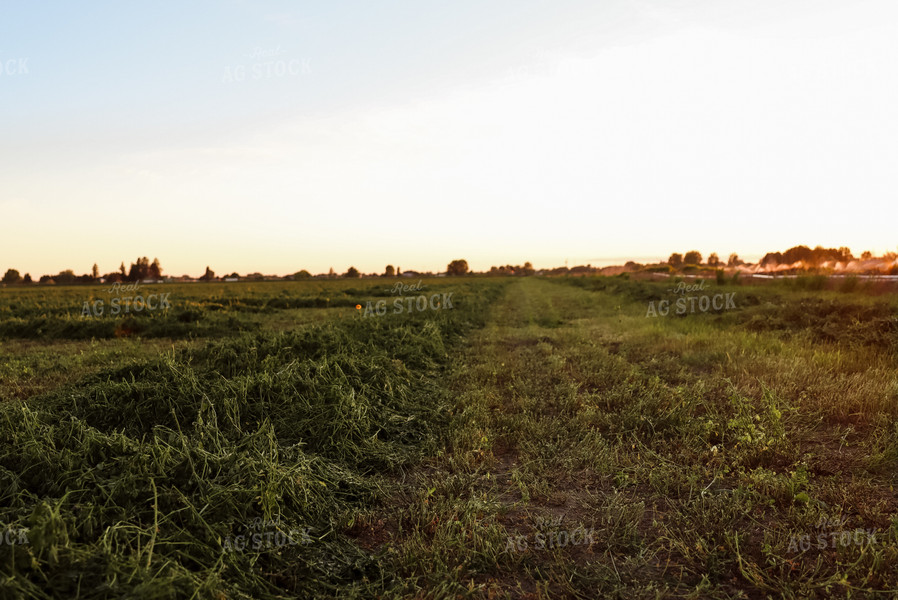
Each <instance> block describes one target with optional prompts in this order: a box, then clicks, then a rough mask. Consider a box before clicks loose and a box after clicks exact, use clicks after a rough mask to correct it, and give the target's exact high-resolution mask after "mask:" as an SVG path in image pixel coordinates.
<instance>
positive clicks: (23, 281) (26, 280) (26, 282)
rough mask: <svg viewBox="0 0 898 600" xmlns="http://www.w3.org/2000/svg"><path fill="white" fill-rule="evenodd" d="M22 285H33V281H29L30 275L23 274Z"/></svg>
mask: <svg viewBox="0 0 898 600" xmlns="http://www.w3.org/2000/svg"><path fill="white" fill-rule="evenodd" d="M22 283H25V284H28V283H34V282H33V281H31V273H25V278H24V279H22Z"/></svg>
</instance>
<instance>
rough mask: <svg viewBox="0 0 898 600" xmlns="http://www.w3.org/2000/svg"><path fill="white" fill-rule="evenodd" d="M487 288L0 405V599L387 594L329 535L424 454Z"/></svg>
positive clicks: (146, 365) (142, 366)
mask: <svg viewBox="0 0 898 600" xmlns="http://www.w3.org/2000/svg"><path fill="white" fill-rule="evenodd" d="M501 287H502V286H501V285H497V284H495V283H488V284H477V285H468V286H467V289H466V291H465V292H464V293H456V297H457V298H458V300H455V303H456V306H457V308H456V310H453V311H440V312H438V313H432V314H425V313H421V314H416V315H401V316H387V317H385V318H382V319H361V318H348V319H344V320H339V321H328V322H325V323H322V324H319V325H315V326H312V327H308V328H305V329H298V330H295V331H287V332H278V333H271V334H263V333H245V334H242V335H239V336H237V337H230V338H227V339H221V340H215V341H210V342H208V343H206V344H204V345H201V346H198V347H193V348H188V349H182V350H180V351H177V352H172V353H169V354H167V355H164V356H161V357H159V358H156V359H154V360H150V361H142V362H134V363H132V364H128V365H126V366H121V367H117V368H110V369H107V370H104V371H101V372H100V373H98V374H94V375H90V376H87V377H84V378H83V379H82V380H81V381H79V382H78V383H76V384H74V385H70V386H66V387H63V388H60V389H57V390H55V391H53V392H51V393H48V394H45V395H43V396H40V397H37V398H32V399H30V400H28V401H26V402H8V403H5V404H3V405H0V529H4V530H5V529H7V528H11V529H14V530H16V531H19V530H26V531H27V534H26V535H27V543H21V544H18V543H17V544H3V545H2V546H0V577H2V579H0V598H21V597H25V598H120V597H132V598H181V597H184V598H190V597H196V598H288V597H313V596H325V597H326V596H333V597H345V596H352V595H354V594H356V593H363V591H364V590H366V589H375V588H377V587H378V586H382V585H387V584H386V581H385V580H383V579H384V576H383V575H382V574H381V572H380V570H379V566H378V565H379V563H378V560H377V558H376V557H375V556H372V555H371V554H370V553H368V552H367V551H365V550H364V549H362V548H360V547H358V546H356V545H355V544H354V543H353V541H352V539H351V538H350V537H348V536H346V535H345V534H344V530H345V529H346V527H347V525H348V523H349V521H350V520H351V515H352V514H353V511H357V510H360V509H365V508H369V507H371V506H374V505H376V503H377V502H378V501H379V499H380V498H381V497H382V488H383V486H384V484H385V479H384V476H386V475H388V474H390V473H391V472H395V471H396V470H397V469H401V468H402V467H403V466H404V465H409V464H410V463H412V462H414V461H416V460H418V459H419V458H420V457H421V456H423V455H425V454H427V453H432V452H434V451H436V449H437V448H438V447H439V444H440V442H441V439H442V438H443V436H444V435H445V429H446V426H447V423H448V418H447V416H446V405H447V403H448V399H447V393H448V392H447V390H446V388H445V386H444V385H441V377H443V372H444V370H445V368H446V366H447V364H448V358H449V352H450V350H451V349H453V348H456V347H457V346H458V345H459V343H461V342H462V341H463V340H464V337H463V336H464V335H465V334H466V333H467V332H468V331H470V330H471V329H472V328H474V327H478V326H481V325H482V324H483V322H484V319H485V317H486V312H487V309H488V306H489V304H490V302H491V301H492V300H494V299H495V298H497V297H498V295H499V294H500V293H501ZM22 539H23V540H24V537H23V538H22ZM366 582H367V583H366ZM372 585H373V586H375V587H374V588H368V587H366V586H372Z"/></svg>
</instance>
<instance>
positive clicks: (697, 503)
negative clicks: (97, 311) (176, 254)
mask: <svg viewBox="0 0 898 600" xmlns="http://www.w3.org/2000/svg"><path fill="white" fill-rule="evenodd" d="M306 283H308V286H307V287H304V286H306ZM425 283H426V284H427V285H428V288H427V289H426V290H425V291H424V293H425V294H429V293H435V292H448V291H453V293H454V294H455V295H454V296H453V303H454V304H455V306H456V307H455V309H454V310H438V311H429V310H428V311H425V312H421V313H413V314H411V315H409V314H403V315H393V314H387V315H385V316H382V317H370V318H363V317H362V316H361V315H360V314H359V313H360V311H357V310H356V309H355V308H354V306H355V304H356V303H360V304H362V305H363V306H364V305H365V303H366V301H367V300H369V299H370V300H377V299H387V300H389V299H390V293H389V287H390V284H391V282H390V281H387V282H385V283H380V282H369V281H355V282H344V281H338V282H326V283H325V284H321V283H318V282H314V283H313V282H303V283H299V284H292V283H278V284H258V286H257V284H237V285H232V286H227V285H223V286H218V287H216V286H210V287H208V288H207V289H206V290H205V291H204V290H203V289H202V288H199V287H196V285H194V286H184V287H185V290H184V291H183V293H184V294H185V302H186V301H187V294H188V291H187V288H190V290H195V292H193V293H195V294H196V295H195V296H194V297H191V299H190V300H189V301H190V302H193V303H195V304H196V307H199V308H196V307H194V308H191V309H190V310H198V311H199V312H200V313H201V315H202V316H201V318H199V319H198V321H199V322H200V323H212V322H214V319H215V318H216V317H214V316H209V315H215V314H217V313H220V314H221V315H222V316H225V317H227V318H231V317H233V318H234V319H237V320H238V321H239V322H240V323H242V329H241V328H238V329H234V330H229V329H227V328H219V327H218V326H209V327H198V328H195V329H194V330H192V331H190V332H187V333H186V334H184V333H178V332H175V333H172V334H171V335H168V336H162V337H158V338H154V337H153V336H154V335H155V334H153V333H151V334H150V335H149V336H148V337H145V336H142V335H141V334H140V333H134V334H133V335H129V336H123V337H118V338H116V337H111V338H107V337H104V336H98V338H100V339H97V340H94V341H78V340H77V339H74V340H73V339H71V338H67V337H65V336H61V337H59V336H57V335H56V334H51V335H46V333H45V334H41V335H40V336H38V337H37V339H29V340H26V339H21V338H17V337H15V336H9V335H8V336H7V339H6V340H4V341H3V342H2V344H3V346H2V349H3V351H4V352H5V353H10V354H5V356H7V355H8V356H10V358H9V360H5V361H4V365H3V367H2V369H0V377H2V378H3V381H4V383H7V382H12V384H13V385H12V386H11V387H9V388H5V389H9V390H12V391H5V392H4V394H5V395H4V396H3V403H2V404H0V440H2V443H0V483H2V485H0V490H2V491H0V507H2V508H0V524H2V527H12V528H29V535H30V537H31V538H32V539H31V541H30V544H28V545H15V546H7V545H0V576H2V579H0V597H10V598H13V597H32V598H69V597H73V598H74V597H78V598H114V597H147V598H191V597H195V598H251V597H252V598H287V597H340V598H343V597H365V598H369V597H381V598H392V597H397V598H400V597H402V598H506V597H508V598H597V597H621V598H659V597H670V598H764V597H785V598H807V597H819V598H824V597H826V598H828V597H834V596H835V597H891V596H892V595H894V594H895V593H896V592H898V571H896V570H895V569H894V565H895V564H896V562H898V518H896V516H895V515H896V514H898V499H896V496H895V491H894V490H895V485H896V484H898V481H896V472H898V369H896V366H898V364H896V362H898V361H896V359H898V351H896V348H898V346H896V338H898V330H896V327H895V324H896V315H898V309H896V301H895V295H894V293H883V292H884V290H881V289H872V288H870V287H866V286H864V285H863V284H853V285H852V286H849V287H845V286H843V287H842V288H841V289H826V288H827V286H828V284H826V283H824V285H822V286H820V285H819V284H818V283H816V282H811V283H812V284H813V285H810V284H808V283H806V282H801V283H791V282H790V283H786V284H781V285H763V286H746V285H738V284H734V283H732V282H731V281H730V280H729V279H724V281H723V283H722V284H720V285H718V284H717V283H715V282H713V281H712V282H710V286H709V288H708V290H706V291H705V292H700V293H710V294H714V293H735V294H736V296H735V297H736V304H737V308H736V309H734V310H726V311H719V312H713V311H710V312H708V313H696V314H694V315H685V316H677V315H674V314H671V315H669V316H667V317H655V318H653V317H646V305H647V303H648V302H649V301H658V300H661V299H670V298H672V297H673V296H672V294H671V293H670V292H669V291H668V288H670V287H671V284H670V283H669V282H663V283H662V282H647V281H636V280H627V279H625V278H571V279H560V280H543V279H537V278H523V279H454V278H450V279H434V280H433V281H426V282H425ZM197 285H198V284H197ZM329 285H332V286H333V287H329ZM817 287H821V289H816V288H817ZM172 289H173V290H174V289H176V288H172ZM166 290H168V288H166ZM53 292H61V293H63V296H67V295H69V294H70V293H71V291H70V289H60V290H53ZM873 292H876V293H873ZM79 293H81V292H79ZM203 294H208V296H204V295H203ZM225 297H227V298H228V300H227V301H226V302H224V301H223V300H222V298H225ZM78 298H80V296H77V297H75V296H73V297H72V298H69V299H66V300H63V299H54V298H52V294H50V293H49V292H47V298H43V299H42V300H41V302H43V303H44V304H42V306H43V308H42V311H43V312H40V313H38V312H34V314H31V313H29V312H28V311H33V310H34V307H33V306H29V305H28V301H27V299H22V298H21V297H17V299H15V300H11V299H10V297H8V296H6V295H3V296H0V300H2V305H4V306H7V307H10V306H11V307H12V308H10V309H9V310H13V311H18V312H17V313H16V314H19V315H20V317H17V318H27V319H30V318H47V317H48V316H50V312H52V311H50V309H49V308H48V307H50V306H62V305H66V306H73V305H76V304H77V300H78ZM171 298H172V303H173V305H174V303H175V294H174V292H173V293H172V296H171ZM310 298H330V299H331V300H339V302H337V304H336V305H330V304H328V307H326V308H325V307H317V306H311V305H309V306H305V307H303V306H301V305H302V303H303V302H308V301H309V299H310ZM35 302H36V301H35ZM13 305H14V306H13ZM23 305H24V306H23ZM213 305H221V307H220V308H217V309H216V308H212V306H213ZM48 311H50V312H48ZM29 314H31V316H28V315H29ZM41 315H43V317H42V316H41ZM0 324H2V323H0ZM167 326H168V325H166V327H167ZM259 520H262V521H274V522H275V525H270V526H268V529H269V530H270V529H277V528H279V529H281V530H282V531H283V533H285V534H286V533H290V532H291V531H292V532H294V534H296V532H307V534H306V535H307V537H305V536H304V537H302V538H301V540H300V541H299V542H297V543H293V544H286V545H283V546H280V547H274V548H262V549H258V550H254V549H252V548H247V549H244V550H243V551H224V549H225V548H226V547H229V546H230V542H229V540H233V539H235V536H239V535H244V536H252V535H253V534H254V533H258V532H259V529H258V528H257V527H256V528H254V525H253V523H259ZM2 527H0V529H2ZM858 531H861V532H864V535H862V536H858V535H855V536H854V537H852V538H851V539H850V540H848V541H846V540H847V539H848V537H847V536H848V535H850V534H855V533H856V532H858ZM578 532H579V542H578V543H569V542H570V541H571V540H572V539H577V538H576V535H578ZM585 532H589V535H586V534H585ZM869 533H875V543H870V542H871V538H870V536H869V535H868V534H869ZM247 539H252V538H251V537H249V538H247ZM553 540H554V542H553ZM561 541H564V543H561Z"/></svg>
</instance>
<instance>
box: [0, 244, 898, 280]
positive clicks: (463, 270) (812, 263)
mask: <svg viewBox="0 0 898 600" xmlns="http://www.w3.org/2000/svg"><path fill="white" fill-rule="evenodd" d="M873 258H875V257H874V256H873V254H872V253H871V252H869V251H866V252H863V253H862V254H861V255H860V260H871V259H873ZM896 259H898V254H896V253H894V252H887V253H886V254H884V255H883V256H882V257H881V258H880V260H886V261H895V260H896ZM853 260H856V259H855V258H854V256H852V254H851V250H850V249H849V248H846V247H844V246H843V247H841V248H823V247H822V246H817V247H816V248H814V249H813V250H812V249H810V248H808V247H807V246H794V247H792V248H789V249H788V250H786V251H785V252H768V253H767V254H765V255H764V257H763V258H762V259H761V260H760V262H759V263H758V264H759V265H760V266H761V267H765V268H770V267H777V266H781V265H793V264H796V263H799V262H801V263H804V265H805V266H806V267H809V268H818V267H819V266H820V265H822V264H823V263H826V262H841V263H848V262H850V261H853ZM745 264H746V263H745V262H744V261H743V260H741V259H740V258H739V256H738V255H737V254H736V253H733V254H730V256H729V258H728V259H727V261H726V264H725V265H724V263H723V261H721V260H720V258H719V257H718V255H717V253H716V252H712V253H711V254H709V255H708V258H707V260H706V261H704V262H703V258H702V254H701V253H700V252H699V251H698V250H689V251H688V252H685V253H683V254H680V253H679V252H674V253H672V254H671V255H670V257H669V258H668V259H667V262H666V263H657V264H649V265H642V264H640V263H637V262H634V261H627V263H626V264H625V265H624V267H623V268H624V270H625V271H639V270H645V271H665V272H674V271H678V270H686V271H688V270H690V269H694V268H698V267H711V268H715V269H720V268H723V267H724V266H726V267H729V268H734V267H738V266H741V265H745ZM601 270H602V269H601V268H599V267H593V266H592V265H579V266H575V267H572V268H570V269H569V268H567V267H556V268H554V269H543V270H541V271H540V273H541V274H543V275H550V276H551V275H590V274H594V273H598V272H601ZM890 272H895V273H898V266H896V267H892V269H891V270H890ZM535 273H536V270H535V269H534V268H533V265H532V264H531V263H530V262H529V261H528V262H525V263H524V265H523V266H520V265H504V266H501V267H497V266H492V267H490V269H489V271H487V272H484V273H482V274H484V275H506V276H508V275H511V276H528V275H534V274H535ZM469 274H474V273H473V272H472V271H471V270H470V267H469V266H468V261H467V260H465V259H462V258H460V259H455V260H453V261H451V262H450V263H449V264H448V265H447V266H446V275H451V276H461V275H469ZM402 275H405V276H418V275H421V276H432V275H433V273H430V272H427V273H418V272H415V271H408V272H403V271H402V268H401V267H398V266H397V267H395V268H394V267H393V265H387V266H386V268H385V269H384V272H383V273H382V274H378V273H370V274H362V273H361V272H360V271H359V270H358V269H357V268H355V267H354V266H350V267H349V268H348V269H347V270H346V272H345V273H343V275H342V277H345V278H349V279H355V278H360V277H399V276H402ZM312 277H327V278H337V277H340V275H337V273H336V272H335V271H334V269H333V267H331V268H330V270H329V271H328V273H327V274H326V275H324V274H322V275H312V274H311V273H310V272H309V271H307V270H305V269H303V270H301V271H297V272H296V273H294V274H292V275H287V276H286V277H275V276H264V275H262V274H261V273H250V274H248V275H245V276H243V277H242V279H248V280H259V281H261V280H264V279H271V278H274V279H288V280H301V279H310V278H312ZM225 278H226V279H241V276H240V275H238V274H237V273H236V272H234V273H231V274H230V275H226V276H225ZM159 279H162V267H161V266H160V264H159V259H158V258H154V259H153V261H152V262H150V259H149V258H147V257H146V256H144V257H140V258H138V259H137V260H136V261H135V262H133V263H131V266H130V268H127V269H126V268H125V263H124V262H122V263H121V265H119V269H118V271H113V272H112V273H106V274H105V275H103V276H102V277H101V276H100V271H99V268H98V267H97V265H96V264H94V266H93V268H92V269H91V272H90V273H89V274H84V275H75V273H74V271H72V269H66V270H65V271H60V272H59V273H57V274H56V275H43V276H41V278H40V279H39V281H38V282H39V283H42V284H54V283H56V284H72V283H88V284H89V283H99V282H100V281H104V282H106V283H116V282H122V283H126V282H128V283H130V282H135V281H145V280H159ZM198 279H199V281H215V280H217V279H218V278H216V276H215V271H213V270H212V269H211V268H209V267H208V266H207V267H206V271H205V273H203V275H202V276H201V277H199V278H198ZM0 283H2V284H13V285H16V284H19V285H28V284H32V283H34V281H33V280H32V278H31V275H30V274H29V273H25V275H24V276H22V275H21V274H20V273H19V271H18V270H16V269H8V270H7V271H6V273H5V274H4V275H3V278H2V279H0Z"/></svg>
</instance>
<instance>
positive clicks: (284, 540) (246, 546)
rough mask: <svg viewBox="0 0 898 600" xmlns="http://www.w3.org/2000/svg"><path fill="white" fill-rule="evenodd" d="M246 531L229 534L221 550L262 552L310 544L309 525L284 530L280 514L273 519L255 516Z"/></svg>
mask: <svg viewBox="0 0 898 600" xmlns="http://www.w3.org/2000/svg"><path fill="white" fill-rule="evenodd" d="M247 530H248V532H247V533H246V534H243V535H231V536H228V537H226V538H225V539H224V542H223V543H222V551H223V552H245V551H247V550H250V551H252V552H262V551H265V550H272V549H276V548H284V547H286V546H297V545H299V544H304V545H305V544H311V543H312V538H311V537H310V536H309V531H310V528H309V527H299V528H297V527H294V528H291V529H289V530H285V529H284V528H283V527H281V518H280V516H279V517H278V518H277V519H276V520H274V521H271V520H265V519H260V518H259V517H256V518H255V519H253V520H252V521H251V522H250V523H249V525H248V526H247Z"/></svg>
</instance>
